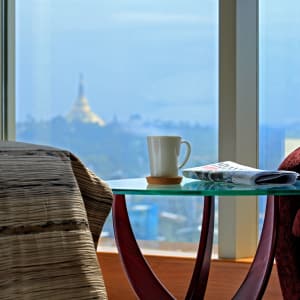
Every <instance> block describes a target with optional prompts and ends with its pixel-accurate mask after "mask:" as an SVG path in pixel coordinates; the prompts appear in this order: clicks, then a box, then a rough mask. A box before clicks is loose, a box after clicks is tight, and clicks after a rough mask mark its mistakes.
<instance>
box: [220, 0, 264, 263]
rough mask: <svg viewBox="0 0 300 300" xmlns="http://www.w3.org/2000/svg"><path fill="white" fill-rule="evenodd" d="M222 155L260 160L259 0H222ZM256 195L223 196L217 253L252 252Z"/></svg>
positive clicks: (253, 162) (246, 254) (244, 254)
mask: <svg viewBox="0 0 300 300" xmlns="http://www.w3.org/2000/svg"><path fill="white" fill-rule="evenodd" d="M219 5H220V22H219V32H220V33H219V34H220V36H219V43H220V44H219V51H220V52H219V53H220V54H219V66H220V71H219V160H220V161H224V160H233V161H237V162H239V163H242V164H246V165H250V166H254V167H255V166H257V164H258V125H257V124H258V92H257V91H258V64H257V61H258V56H257V49H258V30H257V28H258V0H256V1H252V0H241V1H240V0H239V1H236V0H230V1H222V0H220V1H219ZM257 215H258V212H257V199H256V198H255V197H235V198H230V197H221V198H220V199H219V256H220V257H226V258H238V257H249V256H252V255H253V254H254V253H255V249H256V244H257V235H258V230H257V228H258V218H257Z"/></svg>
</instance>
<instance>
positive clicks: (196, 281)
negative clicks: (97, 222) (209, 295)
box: [112, 195, 214, 300]
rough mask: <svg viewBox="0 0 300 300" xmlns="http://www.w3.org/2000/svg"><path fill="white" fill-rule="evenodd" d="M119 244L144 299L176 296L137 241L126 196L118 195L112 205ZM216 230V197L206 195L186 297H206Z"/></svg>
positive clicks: (127, 270)
mask: <svg viewBox="0 0 300 300" xmlns="http://www.w3.org/2000/svg"><path fill="white" fill-rule="evenodd" d="M112 212H113V223H114V231H115V239H116V244H117V247H118V249H119V254H120V256H121V260H122V264H123V267H124V269H125V271H126V274H127V277H128V279H129V281H130V283H131V286H132V287H133V289H134V291H135V293H136V295H137V296H138V298H139V299H142V300H144V299H145V300H147V299H149V300H153V299H155V300H156V299H159V300H164V299H175V298H174V297H173V296H172V295H171V294H170V293H169V291H168V290H167V289H166V288H165V287H164V286H163V284H162V283H161V282H160V281H159V279H158V278H157V277H156V276H155V275H154V274H153V272H152V270H151V268H150V266H149V265H148V263H147V262H146V260H145V259H144V257H143V255H142V253H141V251H140V248H139V246H138V244H137V242H136V240H135V237H134V234H133V232H132V228H131V225H130V222H129V217H128V212H127V208H126V201H125V195H115V196H114V202H113V207H112ZM213 232H214V197H213V196H206V197H205V199H204V209H203V218H202V228H201V235H200V242H199V248H198V253H197V258H196V262H195V268H194V272H193V275H192V279H191V283H190V286H189V289H188V291H187V296H186V299H203V298H204V294H205V290H206V286H207V280H208V275H209V269H210V260H211V252H212V244H213Z"/></svg>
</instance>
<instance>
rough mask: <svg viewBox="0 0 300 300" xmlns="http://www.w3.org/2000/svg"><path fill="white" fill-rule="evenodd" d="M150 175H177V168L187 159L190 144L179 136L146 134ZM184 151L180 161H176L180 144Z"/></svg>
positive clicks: (189, 152)
mask: <svg viewBox="0 0 300 300" xmlns="http://www.w3.org/2000/svg"><path fill="white" fill-rule="evenodd" d="M147 144H148V155H149V163H150V175H151V176H152V177H177V176H178V170H179V169H180V168H182V167H183V166H184V165H185V164H186V163H187V161H188V159H189V157H190V154H191V145H190V143H189V142H188V141H186V140H182V138H181V137H180V136H147ZM182 144H185V146H186V151H185V155H184V158H183V160H182V162H180V163H179V162H178V160H179V155H180V148H181V145H182Z"/></svg>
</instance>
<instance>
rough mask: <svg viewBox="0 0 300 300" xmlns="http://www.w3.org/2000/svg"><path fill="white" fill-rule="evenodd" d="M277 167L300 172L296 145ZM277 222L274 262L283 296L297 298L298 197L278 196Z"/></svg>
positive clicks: (299, 282)
mask: <svg viewBox="0 0 300 300" xmlns="http://www.w3.org/2000/svg"><path fill="white" fill-rule="evenodd" d="M279 169H282V170H290V171H296V172H299V173H300V148H297V149H296V150H294V151H293V152H292V153H290V154H289V155H288V156H287V157H286V158H285V160H284V161H283V162H282V163H281V165H280V166H279ZM278 198H279V199H278V203H279V224H278V236H277V247H276V254H275V258H276V263H277V271H278V275H279V281H280V286H281V290H282V294H283V297H284V299H288V300H296V299H297V300H299V299H300V197H299V196H282V197H278Z"/></svg>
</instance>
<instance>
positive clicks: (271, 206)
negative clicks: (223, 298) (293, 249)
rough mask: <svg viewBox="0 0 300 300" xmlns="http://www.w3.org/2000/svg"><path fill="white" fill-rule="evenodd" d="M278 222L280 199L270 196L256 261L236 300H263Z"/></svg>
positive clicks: (270, 267)
mask: <svg viewBox="0 0 300 300" xmlns="http://www.w3.org/2000/svg"><path fill="white" fill-rule="evenodd" d="M277 220H278V199H277V197H273V196H268V199H267V204H266V212H265V219H264V224H263V228H262V232H261V237H260V241H259V244H258V247H257V250H256V254H255V257H254V260H253V262H252V264H251V267H250V269H249V271H248V274H247V276H246V278H245V280H244V282H243V283H242V285H241V287H240V288H239V289H238V291H237V292H236V294H235V295H234V297H233V299H234V300H245V299H249V300H254V299H255V300H256V299H262V297H263V294H264V292H265V289H266V287H267V284H268V281H269V278H270V274H271V271H272V267H273V263H274V256H275V248H276V238H277Z"/></svg>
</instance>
